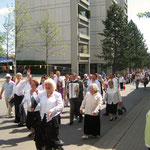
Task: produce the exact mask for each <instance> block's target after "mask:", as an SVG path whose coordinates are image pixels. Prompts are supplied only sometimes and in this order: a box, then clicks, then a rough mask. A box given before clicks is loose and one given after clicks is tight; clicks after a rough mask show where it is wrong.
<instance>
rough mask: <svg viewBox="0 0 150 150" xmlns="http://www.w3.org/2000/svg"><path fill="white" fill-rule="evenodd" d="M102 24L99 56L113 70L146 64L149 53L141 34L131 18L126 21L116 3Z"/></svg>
mask: <svg viewBox="0 0 150 150" xmlns="http://www.w3.org/2000/svg"><path fill="white" fill-rule="evenodd" d="M103 24H104V25H105V29H104V31H103V33H101V35H102V36H104V39H103V40H102V54H101V57H103V58H104V60H105V61H106V65H107V66H112V71H113V72H116V71H121V70H123V69H127V68H137V67H144V66H146V65H148V62H149V60H148V58H149V54H148V51H147V50H148V49H147V46H146V44H145V40H144V38H143V35H142V34H141V32H140V31H139V29H138V28H137V26H136V25H135V24H134V22H133V21H132V20H131V21H130V22H129V23H128V22H127V16H126V14H125V13H124V11H123V9H122V8H121V7H119V6H118V5H117V4H116V3H113V4H112V5H111V6H110V8H109V10H108V11H107V18H106V20H105V21H103Z"/></svg>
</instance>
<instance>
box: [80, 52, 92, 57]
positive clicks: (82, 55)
mask: <svg viewBox="0 0 150 150" xmlns="http://www.w3.org/2000/svg"><path fill="white" fill-rule="evenodd" d="M79 57H84V58H85V57H86V58H87V57H88V58H89V57H90V54H84V53H79Z"/></svg>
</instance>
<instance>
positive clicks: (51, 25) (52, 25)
mask: <svg viewBox="0 0 150 150" xmlns="http://www.w3.org/2000/svg"><path fill="white" fill-rule="evenodd" d="M36 24H37V29H36V32H37V33H38V34H39V37H40V39H41V41H42V43H43V45H42V51H43V52H44V53H45V60H46V65H47V75H49V67H48V58H49V56H53V55H55V54H60V55H62V54H63V51H64V49H65V47H64V46H62V45H61V46H59V45H58V44H59V42H60V41H61V39H60V37H59V28H58V25H57V23H56V22H55V21H54V20H52V18H51V15H50V13H49V11H48V10H46V12H45V15H44V17H43V18H42V19H41V20H40V21H39V22H37V23H36Z"/></svg>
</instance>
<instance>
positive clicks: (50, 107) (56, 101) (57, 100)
mask: <svg viewBox="0 0 150 150" xmlns="http://www.w3.org/2000/svg"><path fill="white" fill-rule="evenodd" d="M36 101H37V103H40V115H41V119H43V117H44V115H45V114H46V119H47V122H48V121H50V120H52V118H53V117H55V116H57V115H58V114H60V113H61V112H62V111H63V107H64V105H63V100H62V96H61V94H60V93H58V92H56V91H54V92H53V94H52V96H51V97H50V98H47V92H46V91H45V90H44V91H42V92H41V93H40V94H39V95H38V96H37V97H36ZM49 112H51V113H52V115H51V118H50V119H48V114H49Z"/></svg>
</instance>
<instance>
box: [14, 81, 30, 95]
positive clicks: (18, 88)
mask: <svg viewBox="0 0 150 150" xmlns="http://www.w3.org/2000/svg"><path fill="white" fill-rule="evenodd" d="M27 83H28V79H26V80H21V81H20V82H19V83H18V84H17V83H16V82H15V84H14V87H13V95H14V94H16V95H18V96H22V95H24V89H25V86H26V84H27Z"/></svg>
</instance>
